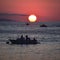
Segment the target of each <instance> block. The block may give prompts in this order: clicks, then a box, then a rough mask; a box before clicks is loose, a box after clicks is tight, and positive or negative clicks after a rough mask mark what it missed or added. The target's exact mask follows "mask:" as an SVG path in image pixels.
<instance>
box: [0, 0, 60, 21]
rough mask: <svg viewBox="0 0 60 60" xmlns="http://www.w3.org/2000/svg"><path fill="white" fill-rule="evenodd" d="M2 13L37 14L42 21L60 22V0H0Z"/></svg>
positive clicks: (0, 11)
mask: <svg viewBox="0 0 60 60" xmlns="http://www.w3.org/2000/svg"><path fill="white" fill-rule="evenodd" d="M0 13H10V14H12V13H13V14H29V15H30V14H35V15H37V17H38V19H40V17H42V18H41V19H42V20H57V21H58V20H60V0H0Z"/></svg>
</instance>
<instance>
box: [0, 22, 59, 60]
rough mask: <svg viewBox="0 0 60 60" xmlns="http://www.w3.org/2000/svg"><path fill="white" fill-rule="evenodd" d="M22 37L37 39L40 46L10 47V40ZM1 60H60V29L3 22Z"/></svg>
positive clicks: (32, 24) (0, 38) (0, 48)
mask: <svg viewBox="0 0 60 60" xmlns="http://www.w3.org/2000/svg"><path fill="white" fill-rule="evenodd" d="M21 35H23V36H24V37H25V36H26V35H28V36H29V37H30V38H31V39H33V38H35V39H37V41H38V42H39V43H40V44H36V45H33V44H32V45H16V44H15V45H10V44H6V42H7V41H8V39H16V38H19V37H20V36H21ZM0 60H60V27H40V26H39V23H30V25H26V23H25V22H13V21H1V22H0Z"/></svg>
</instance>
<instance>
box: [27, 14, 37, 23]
mask: <svg viewBox="0 0 60 60" xmlns="http://www.w3.org/2000/svg"><path fill="white" fill-rule="evenodd" d="M28 19H29V21H30V22H35V21H36V19H37V17H36V16H35V15H30V16H29V17H28Z"/></svg>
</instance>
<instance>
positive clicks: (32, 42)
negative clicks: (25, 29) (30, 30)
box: [6, 35, 38, 44]
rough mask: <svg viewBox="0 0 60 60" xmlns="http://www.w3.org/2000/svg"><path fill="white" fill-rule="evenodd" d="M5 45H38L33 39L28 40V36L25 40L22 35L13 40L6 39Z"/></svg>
mask: <svg viewBox="0 0 60 60" xmlns="http://www.w3.org/2000/svg"><path fill="white" fill-rule="evenodd" d="M6 43H7V44H38V41H37V40H36V39H35V38H33V39H30V38H29V37H28V35H26V38H24V37H23V35H22V36H21V37H20V38H17V39H16V40H14V39H8V41H7V42H6Z"/></svg>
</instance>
